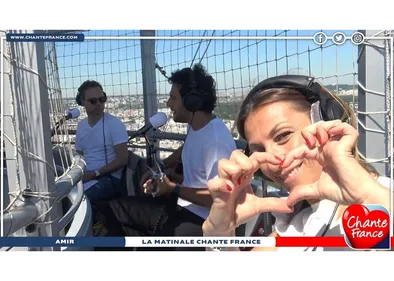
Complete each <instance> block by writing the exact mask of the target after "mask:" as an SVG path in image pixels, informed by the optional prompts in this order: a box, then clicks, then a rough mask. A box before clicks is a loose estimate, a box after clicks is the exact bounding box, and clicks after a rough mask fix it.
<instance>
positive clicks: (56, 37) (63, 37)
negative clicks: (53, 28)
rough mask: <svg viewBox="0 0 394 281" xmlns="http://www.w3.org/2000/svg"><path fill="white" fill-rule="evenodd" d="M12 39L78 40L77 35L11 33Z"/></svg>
mask: <svg viewBox="0 0 394 281" xmlns="http://www.w3.org/2000/svg"><path fill="white" fill-rule="evenodd" d="M10 39H11V40H77V39H78V36H76V35H11V36H10Z"/></svg>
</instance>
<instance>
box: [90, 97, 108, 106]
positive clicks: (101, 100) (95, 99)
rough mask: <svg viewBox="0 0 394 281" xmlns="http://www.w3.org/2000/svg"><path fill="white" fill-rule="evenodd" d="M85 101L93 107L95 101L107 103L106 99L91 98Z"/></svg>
mask: <svg viewBox="0 0 394 281" xmlns="http://www.w3.org/2000/svg"><path fill="white" fill-rule="evenodd" d="M87 101H88V102H90V103H91V104H93V105H94V104H96V103H97V101H99V102H100V103H105V102H106V101H107V97H99V98H91V99H88V100H87Z"/></svg>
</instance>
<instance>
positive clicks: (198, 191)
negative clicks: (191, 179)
mask: <svg viewBox="0 0 394 281" xmlns="http://www.w3.org/2000/svg"><path fill="white" fill-rule="evenodd" d="M179 197H181V198H182V199H185V200H187V201H190V202H192V203H194V204H197V205H200V206H204V207H208V208H210V207H211V205H212V196H211V194H210V193H209V191H208V189H205V188H192V187H187V186H181V188H180V190H179Z"/></svg>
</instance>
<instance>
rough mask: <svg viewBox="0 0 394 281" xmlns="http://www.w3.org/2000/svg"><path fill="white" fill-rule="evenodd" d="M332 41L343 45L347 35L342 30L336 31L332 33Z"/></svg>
mask: <svg viewBox="0 0 394 281" xmlns="http://www.w3.org/2000/svg"><path fill="white" fill-rule="evenodd" d="M332 41H333V42H334V44H335V45H342V44H343V43H345V41H346V35H345V34H343V33H342V32H335V33H334V34H333V35H332Z"/></svg>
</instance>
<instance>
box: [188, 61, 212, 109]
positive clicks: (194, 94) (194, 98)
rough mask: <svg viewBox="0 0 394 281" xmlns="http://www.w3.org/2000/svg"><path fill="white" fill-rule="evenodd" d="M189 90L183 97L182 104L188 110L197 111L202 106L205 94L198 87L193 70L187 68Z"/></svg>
mask: <svg viewBox="0 0 394 281" xmlns="http://www.w3.org/2000/svg"><path fill="white" fill-rule="evenodd" d="M189 89H190V90H189V91H188V92H187V93H186V94H185V95H184V97H183V105H184V106H185V108H186V110H188V111H190V112H193V113H195V112H197V111H199V110H201V109H202V108H203V106H204V103H205V100H206V96H207V94H206V93H204V92H203V91H201V90H199V89H198V85H197V82H196V80H195V77H194V71H193V69H191V68H190V70H189Z"/></svg>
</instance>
